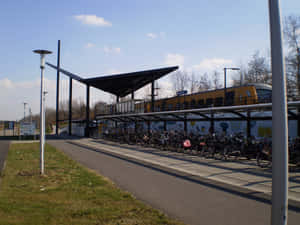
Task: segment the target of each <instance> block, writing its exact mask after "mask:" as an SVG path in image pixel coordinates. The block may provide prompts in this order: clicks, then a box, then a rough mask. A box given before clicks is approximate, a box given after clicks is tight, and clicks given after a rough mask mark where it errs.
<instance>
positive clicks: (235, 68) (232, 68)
mask: <svg viewBox="0 0 300 225" xmlns="http://www.w3.org/2000/svg"><path fill="white" fill-rule="evenodd" d="M226 70H240V68H237V67H230V68H226V67H225V68H224V105H226Z"/></svg>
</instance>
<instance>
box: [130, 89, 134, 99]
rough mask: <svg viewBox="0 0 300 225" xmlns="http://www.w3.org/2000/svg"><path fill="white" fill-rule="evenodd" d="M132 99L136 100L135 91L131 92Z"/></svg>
mask: <svg viewBox="0 0 300 225" xmlns="http://www.w3.org/2000/svg"><path fill="white" fill-rule="evenodd" d="M131 99H132V100H134V91H133V92H131Z"/></svg>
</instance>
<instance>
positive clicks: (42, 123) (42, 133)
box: [33, 50, 52, 174]
mask: <svg viewBox="0 0 300 225" xmlns="http://www.w3.org/2000/svg"><path fill="white" fill-rule="evenodd" d="M33 52H34V53H37V54H39V55H40V57H41V62H40V67H41V103H40V169H41V174H44V147H45V146H44V145H45V118H44V115H45V114H44V69H45V55H47V54H51V53H52V52H50V51H48V50H34V51H33Z"/></svg>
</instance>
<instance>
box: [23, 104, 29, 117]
mask: <svg viewBox="0 0 300 225" xmlns="http://www.w3.org/2000/svg"><path fill="white" fill-rule="evenodd" d="M23 104H24V122H25V118H26V105H28V103H27V102H23Z"/></svg>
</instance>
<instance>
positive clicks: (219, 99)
mask: <svg viewBox="0 0 300 225" xmlns="http://www.w3.org/2000/svg"><path fill="white" fill-rule="evenodd" d="M221 105H223V97H219V98H216V100H215V106H221Z"/></svg>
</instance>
